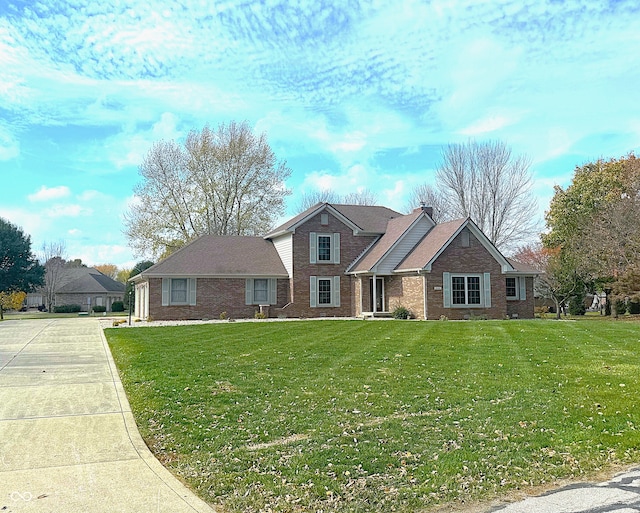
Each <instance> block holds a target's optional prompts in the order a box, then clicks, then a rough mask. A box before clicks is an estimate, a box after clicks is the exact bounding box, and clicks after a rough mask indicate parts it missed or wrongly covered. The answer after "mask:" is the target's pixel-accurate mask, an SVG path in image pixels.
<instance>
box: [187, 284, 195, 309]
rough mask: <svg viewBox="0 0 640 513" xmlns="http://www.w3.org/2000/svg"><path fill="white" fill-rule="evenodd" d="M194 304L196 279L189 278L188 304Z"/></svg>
mask: <svg viewBox="0 0 640 513" xmlns="http://www.w3.org/2000/svg"><path fill="white" fill-rule="evenodd" d="M195 304H196V279H195V278H189V305H191V306H195Z"/></svg>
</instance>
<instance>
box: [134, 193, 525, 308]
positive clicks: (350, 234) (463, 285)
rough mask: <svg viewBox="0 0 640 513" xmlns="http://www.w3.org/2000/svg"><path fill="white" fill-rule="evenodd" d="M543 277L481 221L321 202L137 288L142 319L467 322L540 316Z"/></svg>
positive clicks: (207, 248) (187, 251)
mask: <svg viewBox="0 0 640 513" xmlns="http://www.w3.org/2000/svg"><path fill="white" fill-rule="evenodd" d="M535 275H536V273H535V271H534V270H532V269H530V268H527V267H525V266H523V265H522V264H519V263H517V262H513V261H510V260H508V259H506V258H505V257H504V256H503V255H502V254H501V253H500V252H499V251H498V250H497V249H496V247H495V246H494V245H493V244H492V243H491V242H490V241H489V240H488V239H487V237H486V236H485V235H484V234H483V233H482V232H481V231H480V230H479V228H478V227H477V226H476V225H475V224H474V223H473V221H471V220H470V219H459V220H456V221H450V222H447V223H441V224H436V223H435V222H434V221H433V219H432V218H431V209H429V208H425V207H422V208H418V209H416V210H414V211H413V212H412V213H411V214H407V215H402V214H400V213H398V212H395V211H393V210H391V209H389V208H386V207H380V206H359V205H333V204H328V203H320V204H317V205H315V206H314V207H312V208H310V209H308V210H306V211H305V212H303V213H301V214H299V215H298V216H296V217H294V218H292V219H290V220H289V221H287V222H286V223H284V224H283V225H281V226H279V227H278V228H276V229H275V230H273V231H272V232H271V233H269V234H267V235H266V236H264V237H244V236H224V237H223V236H203V237H200V238H198V239H196V240H195V241H193V242H192V243H191V244H189V245H187V246H185V247H183V248H182V249H180V250H179V251H177V252H176V253H174V254H173V255H171V256H169V257H168V258H167V259H165V260H163V261H161V262H159V263H158V264H156V265H154V266H152V267H150V268H149V269H147V270H146V271H144V272H142V273H141V274H139V275H138V276H136V277H135V278H133V281H134V283H135V290H136V312H135V313H136V316H138V317H141V318H152V319H157V320H160V319H215V318H219V317H220V316H221V315H222V316H228V317H232V318H242V317H253V316H254V314H255V312H256V311H262V312H263V313H265V314H266V315H267V316H270V317H352V316H361V315H373V316H376V315H385V314H388V313H389V312H391V311H392V310H393V309H394V308H396V307H397V306H404V307H406V308H408V309H409V310H410V311H411V313H412V314H413V316H414V317H416V318H419V319H439V318H440V317H441V316H445V317H447V318H449V319H464V318H472V317H478V316H484V317H487V318H505V317H507V316H509V317H521V318H525V317H533V314H534V310H533V279H534V277H535Z"/></svg>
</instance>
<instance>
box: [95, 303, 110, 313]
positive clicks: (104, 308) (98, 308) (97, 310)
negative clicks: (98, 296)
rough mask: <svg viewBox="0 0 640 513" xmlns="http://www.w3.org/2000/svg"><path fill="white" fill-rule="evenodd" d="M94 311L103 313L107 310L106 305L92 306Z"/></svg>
mask: <svg viewBox="0 0 640 513" xmlns="http://www.w3.org/2000/svg"><path fill="white" fill-rule="evenodd" d="M92 310H93V312H94V313H103V312H106V311H107V307H106V306H100V305H96V306H94V307H93V308H92Z"/></svg>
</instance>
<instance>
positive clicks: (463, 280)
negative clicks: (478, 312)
mask: <svg viewBox="0 0 640 513" xmlns="http://www.w3.org/2000/svg"><path fill="white" fill-rule="evenodd" d="M480 292H481V290H480V276H452V277H451V304H453V305H455V306H467V305H468V306H479V305H481V304H482V297H481V295H480Z"/></svg>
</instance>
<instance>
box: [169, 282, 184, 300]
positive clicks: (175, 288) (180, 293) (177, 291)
mask: <svg viewBox="0 0 640 513" xmlns="http://www.w3.org/2000/svg"><path fill="white" fill-rule="evenodd" d="M187 284H188V282H187V279H186V278H173V279H172V280H171V299H170V300H169V301H170V302H171V304H172V305H180V304H182V305H186V304H187V287H188V285H187Z"/></svg>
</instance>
